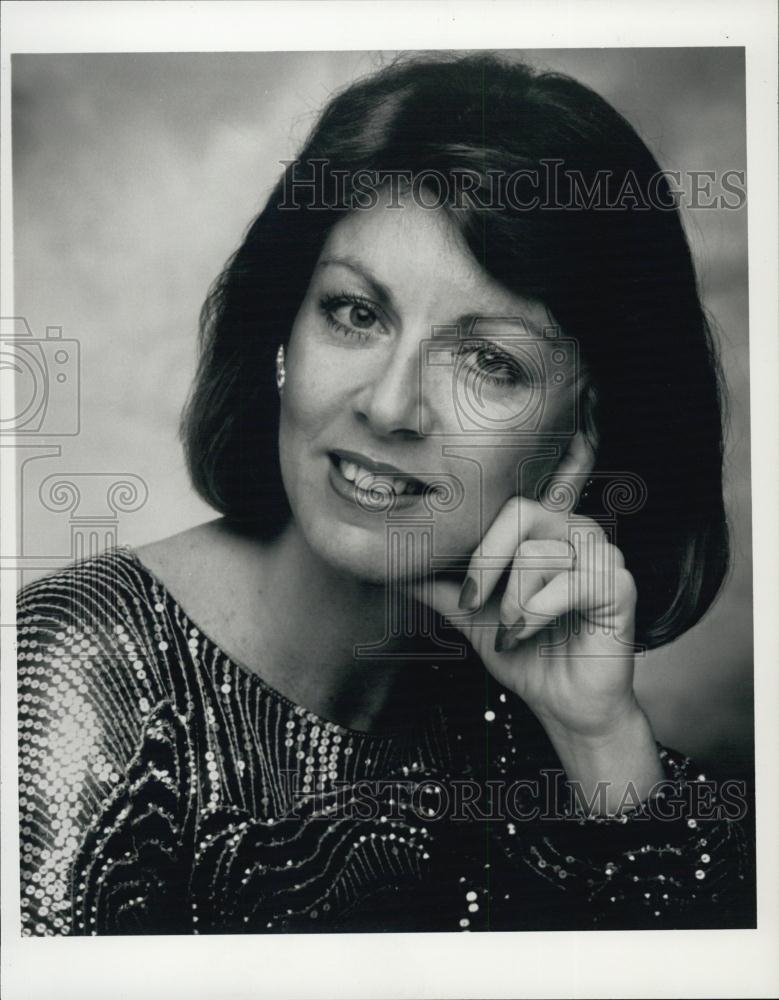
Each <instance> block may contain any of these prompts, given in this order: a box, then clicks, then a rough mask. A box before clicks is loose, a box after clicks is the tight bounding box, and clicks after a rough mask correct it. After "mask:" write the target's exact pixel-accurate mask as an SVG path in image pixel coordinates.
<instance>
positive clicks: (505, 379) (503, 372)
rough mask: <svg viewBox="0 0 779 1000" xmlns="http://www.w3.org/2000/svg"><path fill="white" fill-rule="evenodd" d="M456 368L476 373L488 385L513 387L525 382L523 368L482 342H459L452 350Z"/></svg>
mask: <svg viewBox="0 0 779 1000" xmlns="http://www.w3.org/2000/svg"><path fill="white" fill-rule="evenodd" d="M454 354H455V356H456V359H457V367H458V368H459V367H465V368H468V369H471V370H473V371H475V372H476V374H477V375H478V377H479V378H480V379H482V380H483V381H485V382H487V383H488V384H490V385H506V386H513V385H518V384H519V383H522V382H526V381H527V374H526V372H525V370H524V368H523V367H522V366H521V365H520V364H519V362H518V361H516V360H515V359H514V358H513V357H512V356H511V355H510V354H506V352H505V351H501V350H500V348H498V347H496V346H495V345H494V344H490V343H485V342H484V341H476V342H474V341H467V340H466V341H461V342H460V343H459V344H458V345H457V347H456V348H455V350H454Z"/></svg>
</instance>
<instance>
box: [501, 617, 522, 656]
mask: <svg viewBox="0 0 779 1000" xmlns="http://www.w3.org/2000/svg"><path fill="white" fill-rule="evenodd" d="M524 627H525V622H524V619H522V618H520V619H519V621H516V622H515V623H514V624H513V625H512V626H511V628H509V627H508V626H507V625H502V624H501V625H499V626H498V631H497V632H496V634H495V652H496V653H509V652H511V650H512V649H516V648H517V646H518V645H519V635H520V632H521V631H522V629H523V628H524Z"/></svg>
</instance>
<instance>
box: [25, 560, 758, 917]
mask: <svg viewBox="0 0 779 1000" xmlns="http://www.w3.org/2000/svg"><path fill="white" fill-rule="evenodd" d="M18 646H19V672H18V676H19V736H20V816H21V874H22V898H21V906H22V927H23V933H24V934H26V935H31V934H34V935H62V934H74V935H83V934H92V935H95V934H157V933H176V934H186V933H193V934H197V933H208V932H212V933H230V932H254V933H256V932H272V931H294V932H300V931H320V932H321V931H388V930H396V931H412V930H436V931H447V930H491V929H503V930H505V929H533V930H545V929H575V928H614V927H618V928H626V927H633V928H639V927H665V928H668V927H683V926H684V927H686V926H691V927H703V926H750V925H751V926H754V915H753V910H752V906H753V893H754V886H753V884H752V881H751V875H750V872H751V867H750V858H751V847H750V844H751V840H750V838H749V837H748V836H747V834H746V833H745V824H744V823H743V822H739V821H738V820H739V813H740V812H743V809H739V804H738V802H737V801H736V798H737V797H736V796H734V795H733V794H731V796H730V798H729V799H728V800H727V801H725V797H724V796H720V797H719V798H718V797H717V796H716V794H715V795H713V796H711V795H709V796H701V794H696V795H691V791H693V792H697V793H701V792H706V791H707V790H708V791H711V788H710V787H709V784H708V783H707V782H706V779H705V776H704V775H698V774H696V773H695V769H694V768H693V766H692V764H691V763H690V762H689V761H688V760H687V759H685V758H683V757H680V756H679V755H677V754H674V753H672V752H670V751H667V750H665V749H661V759H662V761H663V765H664V767H665V769H666V773H667V776H668V782H667V783H666V785H665V787H664V788H663V789H661V790H660V794H659V795H658V796H657V797H655V798H652V799H650V800H649V801H648V802H646V803H641V804H639V803H635V805H636V806H638V808H636V809H635V810H634V811H632V812H630V813H627V812H625V813H624V814H623V815H622V816H620V817H619V818H602V817H594V818H585V817H584V816H583V815H582V808H581V806H582V804H581V802H578V803H577V802H576V801H573V802H571V801H570V800H569V796H567V795H566V794H565V793H566V792H567V791H568V786H566V785H565V783H564V775H563V773H562V771H561V769H560V764H559V762H558V761H557V759H556V757H555V756H554V753H553V751H552V749H551V746H550V745H549V743H548V741H547V740H546V737H545V735H544V733H543V730H542V729H541V727H540V726H539V725H538V724H537V723H536V722H535V720H534V718H533V716H532V715H531V714H530V713H529V711H528V710H527V709H526V708H525V707H524V706H523V704H522V703H521V702H520V701H519V699H517V698H516V697H515V696H513V695H511V694H509V693H508V692H507V691H505V690H504V689H503V688H501V687H500V686H499V685H497V684H496V682H494V681H493V680H492V679H491V678H490V676H489V675H488V674H487V672H486V671H485V670H484V668H483V666H482V665H481V664H480V663H478V662H477V663H475V664H474V663H473V661H470V662H469V663H467V664H465V665H462V664H461V665H459V666H455V667H447V666H445V665H438V666H435V665H433V666H430V667H429V668H426V670H425V672H424V675H423V674H420V685H425V686H426V687H425V691H426V692H427V691H431V692H433V693H434V695H435V697H434V698H433V699H432V700H431V708H430V710H429V712H428V713H427V714H426V715H423V716H422V717H421V720H420V721H419V722H418V723H417V724H414V725H411V726H409V727H408V728H407V729H406V730H404V731H403V732H396V733H364V732H359V731H356V730H351V729H347V728H345V727H343V726H340V725H337V724H334V723H332V722H329V721H327V720H325V719H323V718H320V717H318V716H317V715H315V714H314V713H312V712H309V711H307V710H306V709H305V708H303V707H302V706H300V705H295V704H293V703H292V702H290V701H289V700H288V699H287V698H285V697H284V696H282V695H281V694H280V693H279V692H277V691H276V690H274V689H273V688H272V687H270V686H269V685H268V684H267V683H266V682H264V681H263V680H262V678H261V677H260V676H259V675H258V674H257V673H254V672H252V671H250V670H248V669H247V668H245V667H243V666H242V665H241V664H239V663H236V662H234V661H233V660H232V659H231V658H230V657H228V656H227V655H226V654H225V653H224V652H223V651H222V650H221V649H220V648H219V647H218V646H217V645H216V644H215V643H214V642H213V641H212V640H211V639H210V638H209V637H208V636H207V635H205V634H204V633H203V632H202V631H201V630H200V629H199V628H198V627H197V625H196V624H195V623H194V622H193V621H192V620H191V619H190V618H189V617H188V616H187V614H186V612H185V611H184V610H183V609H182V607H181V606H180V605H179V604H178V603H177V602H176V601H175V600H174V599H173V598H172V597H171V595H170V594H169V593H168V592H167V590H166V589H165V587H164V586H163V584H162V583H161V582H160V581H159V580H158V579H157V578H156V577H155V576H154V575H153V574H151V573H150V572H149V570H147V569H146V567H145V566H144V565H143V564H142V563H141V562H140V561H139V560H138V558H137V557H136V556H135V554H134V553H133V552H132V551H131V550H130V549H129V548H127V547H118V548H114V549H111V550H109V551H108V552H106V553H103V554H102V555H100V556H97V557H93V558H90V559H87V560H83V561H81V562H78V563H75V564H73V565H71V566H69V567H67V568H65V569H64V570H62V571H60V572H58V573H56V574H54V575H52V576H49V577H47V578H45V579H43V580H39V581H36V582H34V583H32V584H30V585H28V586H27V587H25V588H24V589H23V590H22V591H21V592H20V594H19V598H18ZM702 798H703V799H704V800H705V803H706V806H707V810H708V811H707V812H706V813H705V815H703V814H702V813H700V808H699V805H700V800H701V799H702ZM693 800H698V804H694V803H693ZM691 803H693V804H691ZM628 804H629V803H628ZM577 805H578V808H574V807H575V806H577ZM696 810H698V811H697V812H696ZM699 813H700V815H699Z"/></svg>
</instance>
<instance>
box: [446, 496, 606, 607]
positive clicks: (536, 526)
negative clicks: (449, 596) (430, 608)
mask: <svg viewBox="0 0 779 1000" xmlns="http://www.w3.org/2000/svg"><path fill="white" fill-rule="evenodd" d="M582 520H584V521H589V519H588V518H583V519H582ZM570 523H571V517H570V515H568V514H565V513H561V512H558V511H550V510H548V509H547V508H546V507H543V506H542V505H541V504H540V503H538V502H537V501H536V500H528V499H527V498H526V497H512V498H511V499H510V500H509V501H508V502H507V503H505V504H504V505H503V507H502V508H501V510H500V511H499V513H498V515H497V516H496V518H495V520H494V521H493V522H492V524H491V525H490V527H489V528H488V529H487V531H486V532H485V533H484V537H483V538H482V540H481V542H480V543H479V546H478V547H477V549H476V551H475V552H474V553H473V555H472V556H471V560H470V563H469V564H468V571H467V574H466V578H465V582H464V583H463V586H462V591H461V594H460V607H461V608H462V609H467V610H475V609H476V608H477V607H479V606H480V605H484V604H486V602H487V601H488V600H489V597H490V595H491V594H492V592H493V590H494V589H495V587H496V586H497V584H498V581H499V580H500V578H501V576H502V575H503V573H504V572H505V570H506V567H507V566H509V565H510V564H511V562H512V561H513V559H514V555H515V553H516V551H517V549H518V548H519V546H520V545H521V544H522V542H524V541H526V540H527V539H531V538H536V539H542V538H556V539H565V538H566V537H567V534H568V525H569V524H570ZM590 523H591V524H593V525H594V524H595V522H590ZM595 527H596V528H597V527H598V526H597V525H595Z"/></svg>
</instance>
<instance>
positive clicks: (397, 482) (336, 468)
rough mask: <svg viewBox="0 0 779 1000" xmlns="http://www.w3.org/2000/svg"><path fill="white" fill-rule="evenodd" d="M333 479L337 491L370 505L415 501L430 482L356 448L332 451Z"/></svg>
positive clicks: (365, 505) (378, 507)
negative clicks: (360, 453) (355, 449)
mask: <svg viewBox="0 0 779 1000" xmlns="http://www.w3.org/2000/svg"><path fill="white" fill-rule="evenodd" d="M328 457H329V459H330V464H331V471H332V475H331V482H332V484H333V486H334V487H335V488H336V490H337V492H338V493H339V494H340V495H341V496H344V497H345V498H346V499H349V500H352V501H354V502H356V503H358V504H359V505H361V506H364V507H365V508H367V509H372V510H376V509H382V510H383V509H386V508H387V507H388V506H389V505H392V506H397V504H398V503H399V502H400V503H402V505H403V506H407V505H408V504H409V503H415V502H416V501H417V500H419V498H420V497H421V496H422V494H423V493H424V491H425V490H426V489H427V484H425V483H424V482H422V480H420V479H417V478H416V477H415V476H410V475H406V474H404V473H403V472H401V470H400V469H396V468H395V467H394V466H391V465H388V464H386V463H383V462H377V461H374V460H373V459H370V458H368V457H367V456H364V455H359V454H357V453H355V452H345V451H337V452H330V453H329V455H328Z"/></svg>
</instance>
